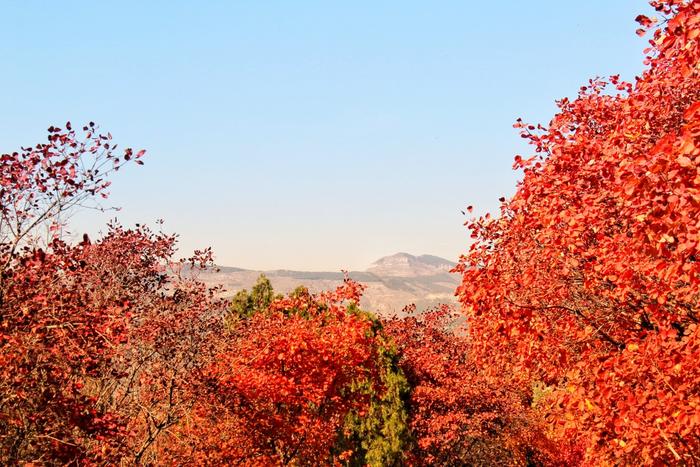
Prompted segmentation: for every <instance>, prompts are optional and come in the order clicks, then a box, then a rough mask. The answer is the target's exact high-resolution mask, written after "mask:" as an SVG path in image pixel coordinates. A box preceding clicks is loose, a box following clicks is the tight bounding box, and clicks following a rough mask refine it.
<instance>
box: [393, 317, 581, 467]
mask: <svg viewBox="0 0 700 467" xmlns="http://www.w3.org/2000/svg"><path fill="white" fill-rule="evenodd" d="M385 329H386V332H387V334H388V335H389V336H391V337H392V338H393V340H394V342H395V343H396V345H397V351H398V353H399V355H400V360H399V365H400V367H401V368H402V369H403V371H404V373H405V374H406V377H407V378H408V381H409V384H410V386H411V396H410V399H409V401H408V407H409V425H410V428H411V433H412V435H413V437H414V446H413V448H412V449H411V452H410V456H409V458H410V459H411V460H412V461H413V462H414V463H416V464H417V465H465V464H469V465H500V464H504V463H505V464H512V465H524V464H526V463H529V464H540V465H541V464H554V463H563V462H564V461H568V463H571V462H572V461H575V460H577V455H578V452H577V451H576V450H575V449H573V450H572V449H571V447H570V446H568V445H566V444H565V443H561V444H556V443H554V442H552V441H551V440H549V439H548V438H547V436H546V434H545V429H544V425H543V423H542V421H541V420H538V418H537V416H536V415H535V413H534V412H533V411H532V410H531V402H532V401H531V400H530V395H529V394H528V393H527V392H526V391H523V390H520V389H519V387H518V386H517V385H515V384H513V383H512V382H511V381H508V379H507V378H505V377H504V375H499V377H498V378H491V377H489V376H488V375H486V374H485V373H483V372H482V371H480V368H479V366H478V365H477V364H476V363H475V362H474V361H473V360H472V359H471V358H470V350H469V348H470V341H469V339H468V336H467V335H466V334H465V332H464V327H463V323H461V320H460V319H459V315H458V314H457V313H456V312H455V310H453V309H452V308H451V307H449V306H447V305H443V306H441V307H440V308H437V309H435V310H431V311H428V312H426V313H425V314H423V315H419V316H416V315H415V314H411V315H408V316H407V317H405V318H401V319H393V320H391V321H388V322H387V323H386V326H385Z"/></svg>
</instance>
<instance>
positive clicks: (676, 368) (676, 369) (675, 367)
mask: <svg viewBox="0 0 700 467" xmlns="http://www.w3.org/2000/svg"><path fill="white" fill-rule="evenodd" d="M681 368H682V366H681V364H680V363H676V364H675V365H674V366H673V372H674V373H680V372H681Z"/></svg>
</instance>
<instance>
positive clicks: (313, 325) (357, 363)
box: [165, 280, 378, 465]
mask: <svg viewBox="0 0 700 467" xmlns="http://www.w3.org/2000/svg"><path fill="white" fill-rule="evenodd" d="M360 292H361V287H360V286H359V285H358V284H356V283H355V282H352V281H350V280H347V281H346V283H345V285H344V286H342V287H340V288H338V289H337V290H336V291H334V292H331V293H323V294H320V295H317V296H315V295H312V294H308V293H300V294H295V295H292V296H289V297H287V298H283V299H278V300H276V301H274V302H273V303H272V304H271V305H270V307H269V310H267V311H263V312H259V313H256V314H254V315H253V316H252V317H250V318H248V319H246V320H243V321H240V322H238V323H237V324H235V325H234V326H233V328H232V329H231V331H230V332H231V333H230V334H229V335H228V336H227V338H226V340H225V341H224V342H223V343H222V347H221V348H220V349H219V354H218V357H217V358H216V361H215V363H213V364H212V365H210V366H209V367H208V369H207V370H206V379H205V380H204V384H205V386H206V388H203V389H202V390H201V394H202V399H201V401H200V403H198V404H197V407H196V408H195V411H194V412H193V417H192V419H191V420H189V422H186V423H184V424H183V425H182V426H181V427H180V431H178V432H175V434H174V435H173V441H171V443H170V445H169V446H165V449H166V451H168V453H169V455H171V456H172V457H173V458H174V459H177V462H183V461H189V462H197V463H207V464H212V463H213V464H217V463H245V464H246V465H269V464H290V463H291V464H308V463H314V464H319V463H320V464H323V463H330V462H331V458H332V448H333V446H334V444H335V443H336V441H337V439H338V436H339V434H340V431H341V429H342V427H343V424H344V421H345V418H346V416H347V414H348V413H349V412H350V411H351V410H353V409H355V410H357V409H360V410H361V408H362V407H364V406H366V405H367V403H368V398H367V396H365V395H364V394H363V393H362V392H360V391H354V390H353V388H354V387H356V386H357V385H358V384H360V383H362V382H366V381H376V380H377V377H376V374H377V371H378V370H377V368H376V361H377V358H376V353H377V349H376V346H377V342H376V338H375V335H374V333H373V331H372V326H373V323H372V321H370V320H369V319H368V318H367V317H366V316H365V315H364V314H362V313H360V312H357V311H355V307H354V305H353V304H356V303H357V301H358V300H359V293H360ZM348 306H349V307H350V308H348ZM350 454H351V453H350V452H347V453H344V454H343V453H339V454H338V455H339V456H340V457H347V456H349V455H350Z"/></svg>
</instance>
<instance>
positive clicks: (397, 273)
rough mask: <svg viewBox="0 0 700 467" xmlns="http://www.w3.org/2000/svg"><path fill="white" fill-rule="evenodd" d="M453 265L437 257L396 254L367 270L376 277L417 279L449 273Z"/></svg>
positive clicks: (384, 258) (377, 262)
mask: <svg viewBox="0 0 700 467" xmlns="http://www.w3.org/2000/svg"><path fill="white" fill-rule="evenodd" d="M454 267H455V263H453V262H452V261H448V260H446V259H444V258H440V257H439V256H432V255H421V256H413V255H409V254H408V253H396V254H395V255H391V256H385V257H383V258H380V259H378V260H377V261H375V262H374V263H372V265H371V266H370V267H369V268H368V269H367V272H371V273H373V274H376V275H378V276H390V277H418V276H434V275H436V274H443V273H446V272H449V271H450V270H451V269H452V268H454Z"/></svg>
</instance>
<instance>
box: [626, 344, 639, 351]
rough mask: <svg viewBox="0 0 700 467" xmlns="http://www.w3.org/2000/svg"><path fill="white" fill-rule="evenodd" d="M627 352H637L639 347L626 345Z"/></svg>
mask: <svg viewBox="0 0 700 467" xmlns="http://www.w3.org/2000/svg"><path fill="white" fill-rule="evenodd" d="M627 350H629V351H630V352H636V351H637V350H639V345H638V344H627Z"/></svg>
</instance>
